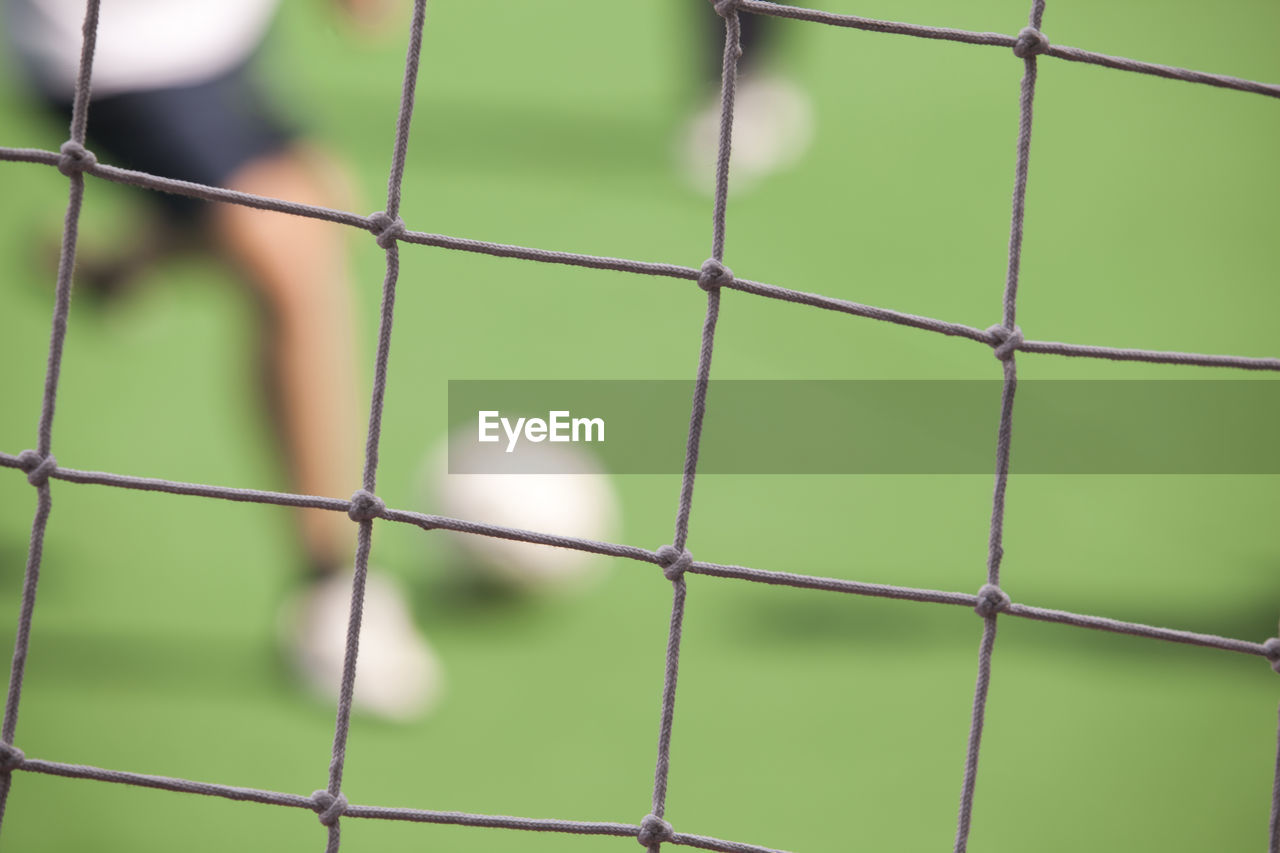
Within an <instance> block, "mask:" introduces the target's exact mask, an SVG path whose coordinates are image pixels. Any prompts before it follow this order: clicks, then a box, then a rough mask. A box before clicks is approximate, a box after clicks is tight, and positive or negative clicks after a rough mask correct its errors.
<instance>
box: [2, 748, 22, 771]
mask: <svg viewBox="0 0 1280 853" xmlns="http://www.w3.org/2000/svg"><path fill="white" fill-rule="evenodd" d="M26 760H27V757H26V756H25V755H23V754H22V750H20V749H18V748H17V747H16V746H14V745H13V744H11V743H0V773H9V772H12V771H14V770H17V769H18V768H19V767H21V766H22V762H24V761H26Z"/></svg>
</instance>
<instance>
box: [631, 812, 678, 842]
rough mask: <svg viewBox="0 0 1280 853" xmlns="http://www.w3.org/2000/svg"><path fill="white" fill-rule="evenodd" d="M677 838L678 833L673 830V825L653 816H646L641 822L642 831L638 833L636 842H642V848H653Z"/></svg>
mask: <svg viewBox="0 0 1280 853" xmlns="http://www.w3.org/2000/svg"><path fill="white" fill-rule="evenodd" d="M675 837H676V833H675V830H674V829H672V828H671V824H669V823H667V822H666V821H665V820H663V819H662V818H660V817H658V816H657V815H651V814H647V815H645V816H644V820H642V821H640V831H639V832H638V833H636V840H637V841H639V842H640V846H641V847H652V846H653V845H655V844H661V843H662V842H664V841H671V840H672V839H674V838H675Z"/></svg>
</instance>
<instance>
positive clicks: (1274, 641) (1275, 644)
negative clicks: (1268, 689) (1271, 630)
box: [1262, 637, 1280, 672]
mask: <svg viewBox="0 0 1280 853" xmlns="http://www.w3.org/2000/svg"><path fill="white" fill-rule="evenodd" d="M1262 653H1263V654H1264V655H1266V657H1267V660H1269V661H1271V668H1272V669H1274V670H1275V671H1276V672H1280V638H1277V637H1272V638H1271V639H1269V640H1267V641H1266V642H1265V643H1263V644H1262Z"/></svg>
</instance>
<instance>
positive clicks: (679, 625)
mask: <svg viewBox="0 0 1280 853" xmlns="http://www.w3.org/2000/svg"><path fill="white" fill-rule="evenodd" d="M715 8H716V12H717V13H718V14H720V15H721V16H722V17H723V18H724V33H725V37H724V62H723V66H722V76H721V85H720V146H719V151H718V153H717V156H716V192H715V203H714V207H713V209H712V214H711V223H712V236H711V261H709V262H708V263H709V264H710V263H713V264H714V267H715V269H716V270H717V271H718V272H719V273H720V276H723V275H724V274H725V273H726V272H727V271H726V270H724V268H723V266H722V265H721V263H720V262H721V261H723V260H724V242H725V214H726V209H727V205H728V198H729V155H730V152H731V149H732V144H733V102H734V94H735V92H736V90H737V80H738V58H739V57H740V56H741V55H742V26H741V21H739V20H738V12H737V8H736V3H735V2H733V0H728V2H726V0H720V2H718V3H716V4H715ZM704 269H705V267H704ZM705 278H706V279H707V280H706V281H705V282H704V281H703V279H700V280H699V284H700V285H702V286H703V287H704V289H705V290H706V291H707V312H706V315H705V318H704V319H703V323H702V343H701V349H700V350H699V353H698V374H697V379H696V381H695V383H694V390H693V405H692V408H691V411H690V413H689V434H688V440H687V441H686V443H685V460H684V471H683V474H682V476H681V481H680V503H679V507H678V508H677V510H676V525H675V537H674V540H673V542H674V544H673V546H672V551H673V552H674V554H675V555H682V556H683V555H687V551H685V545H686V543H687V542H688V539H689V516H690V514H691V512H692V509H693V484H694V480H695V478H696V476H697V471H698V449H699V444H700V442H701V440H702V423H703V420H704V418H705V416H706V409H707V389H708V386H709V383H710V379H711V357H712V354H713V352H714V349H715V334H716V323H717V321H718V320H719V317H720V286H721V283H722V281H723V278H721V277H717V276H715V275H708V276H706V277H705ZM674 559H677V558H676V557H675V556H673V560H674ZM689 562H691V558H689V557H687V556H684V562H683V565H684V566H685V567H687V565H688V563H689ZM666 573H667V575H668V577H669V578H670V579H671V586H672V598H671V623H670V626H669V629H668V632H667V659H666V669H665V671H664V674H663V681H662V720H661V723H660V725H659V728H658V760H657V764H656V767H655V769H654V778H653V798H652V803H651V806H652V815H653V817H654V818H656V819H657V823H658V825H659V826H660V827H661V828H662V829H663V830H665V833H659V834H657V835H655V836H652V837H651V840H650V841H649V843H648V844H647V846H648V849H649V853H659V851H660V850H661V848H662V841H663V840H669V837H670V825H669V824H666V823H665V822H663V821H662V818H663V816H664V815H665V814H666V799H667V780H668V777H669V775H670V771H671V729H672V724H673V721H674V719H675V704H676V682H677V679H678V676H679V672H680V640H681V637H682V635H683V631H684V613H685V598H686V596H687V595H688V587H687V585H686V583H685V579H684V571H683V569H682V568H681V569H678V570H676V571H674V572H670V571H666ZM648 832H649V829H648V828H647V827H646V826H644V825H642V829H641V837H642V840H643V839H644V838H645V837H646V835H645V834H646V833H648Z"/></svg>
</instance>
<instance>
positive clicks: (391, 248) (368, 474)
mask: <svg viewBox="0 0 1280 853" xmlns="http://www.w3.org/2000/svg"><path fill="white" fill-rule="evenodd" d="M425 21H426V0H415V2H414V7H413V24H412V28H411V30H410V36H409V46H408V50H407V56H406V58H405V72H404V82H403V86H402V89H401V97H400V109H399V114H398V117H397V119H396V139H395V148H394V150H393V152H392V158H391V172H390V177H389V178H388V182H387V209H386V214H385V215H386V217H388V218H389V219H390V220H391V222H392V225H391V226H390V233H389V234H387V233H386V232H385V230H384V234H383V235H379V238H378V243H379V245H381V246H383V247H384V249H385V250H386V275H385V277H384V278H383V284H382V306H381V311H380V316H379V324H378V351H377V357H376V359H375V364H374V382H373V392H372V399H371V402H370V407H369V434H368V440H367V441H366V443H365V460H364V476H363V485H364V489H363V490H364V491H365V492H368V493H370V494H372V493H373V491H374V488H375V486H376V484H377V472H378V447H379V443H380V440H381V435H382V412H383V406H384V401H385V398H386V386H387V365H388V363H389V361H390V356H391V328H392V321H393V319H394V316H395V296H396V283H397V282H398V280H399V276H400V249H399V245H398V244H397V242H396V239H395V237H396V232H397V231H399V232H402V231H403V223H401V222H400V221H399V215H398V214H399V210H400V194H401V186H402V184H403V181H404V168H405V159H406V155H407V152H408V148H409V128H410V124H411V121H412V118H413V104H414V94H415V89H416V85H417V77H418V66H419V60H420V56H421V53H422V34H423V28H424V24H425ZM372 543H373V521H372V519H368V518H366V519H364V520H361V521H360V522H359V529H358V533H357V536H356V556H355V572H354V575H353V577H352V581H351V612H350V615H349V619H348V625H347V642H346V653H345V656H344V659H343V665H342V684H341V687H340V688H339V692H338V712H337V721H336V723H335V725H334V734H333V751H332V755H331V758H330V761H329V785H328V788H327V789H326V790H327V793H328V795H329V799H328V802H329V803H330V804H333V803H339V804H340V805H339V807H338V809H337V811H336V813H334V814H333V816H332V818H331V819H328V820H326V819H325V817H326V815H324V814H322V816H321V817H322V821H323V822H324V823H325V825H326V826H327V827H328V843H327V845H326V847H325V851H326V853H338V850H339V847H340V844H341V820H340V818H341V809H342V808H343V807H345V799H344V798H343V797H342V774H343V770H344V767H345V764H346V752H347V739H348V736H349V734H350V729H351V702H352V696H353V695H354V693H355V679H356V663H357V659H358V657H359V650H360V627H361V622H362V619H363V612H364V596H365V586H366V582H367V580H368V574H369V552H370V550H371V549H372ZM326 811H328V809H326Z"/></svg>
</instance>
